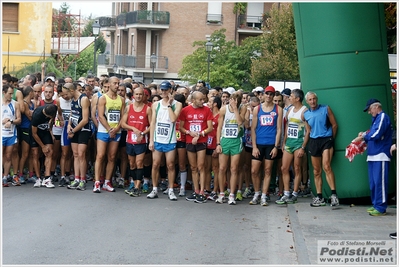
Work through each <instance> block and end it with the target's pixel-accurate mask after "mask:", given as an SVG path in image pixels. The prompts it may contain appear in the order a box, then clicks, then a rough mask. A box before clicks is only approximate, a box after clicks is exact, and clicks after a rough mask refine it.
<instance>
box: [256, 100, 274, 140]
mask: <svg viewBox="0 0 399 267" xmlns="http://www.w3.org/2000/svg"><path fill="white" fill-rule="evenodd" d="M277 118H278V108H277V105H276V104H274V107H273V109H272V110H271V111H270V112H264V111H263V109H262V105H259V106H258V123H257V125H256V129H255V132H256V144H257V145H275V142H276V134H277ZM252 142H253V140H252Z"/></svg>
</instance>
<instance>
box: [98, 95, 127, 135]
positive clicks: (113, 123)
mask: <svg viewBox="0 0 399 267" xmlns="http://www.w3.org/2000/svg"><path fill="white" fill-rule="evenodd" d="M104 97H105V99H106V103H105V113H104V116H105V119H106V120H107V122H108V125H109V126H110V127H111V128H116V127H117V126H118V124H119V121H120V119H121V108H122V98H121V97H120V96H119V95H117V96H116V99H112V98H110V97H109V96H108V95H107V94H104ZM98 132H99V133H108V130H107V129H106V128H105V127H104V125H102V124H101V122H100V121H99V122H98ZM118 133H121V129H119V131H118Z"/></svg>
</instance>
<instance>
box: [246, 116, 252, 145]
mask: <svg viewBox="0 0 399 267" xmlns="http://www.w3.org/2000/svg"><path fill="white" fill-rule="evenodd" d="M253 116H254V115H253V114H252V113H251V114H249V127H251V126H252V118H253ZM244 137H245V146H246V147H252V136H251V128H249V129H245V132H244Z"/></svg>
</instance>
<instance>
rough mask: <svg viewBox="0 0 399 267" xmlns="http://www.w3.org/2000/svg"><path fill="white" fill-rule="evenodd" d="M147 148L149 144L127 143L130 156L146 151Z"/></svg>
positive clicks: (127, 152) (127, 151)
mask: <svg viewBox="0 0 399 267" xmlns="http://www.w3.org/2000/svg"><path fill="white" fill-rule="evenodd" d="M146 150H147V144H135V145H133V144H129V143H126V154H128V155H129V156H133V157H134V156H137V155H140V154H143V153H145V152H146Z"/></svg>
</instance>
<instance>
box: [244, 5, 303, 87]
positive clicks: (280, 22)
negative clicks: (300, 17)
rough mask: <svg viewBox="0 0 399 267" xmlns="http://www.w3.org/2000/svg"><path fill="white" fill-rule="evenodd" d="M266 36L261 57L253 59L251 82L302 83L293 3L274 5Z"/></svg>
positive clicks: (260, 83) (262, 41)
mask: <svg viewBox="0 0 399 267" xmlns="http://www.w3.org/2000/svg"><path fill="white" fill-rule="evenodd" d="M266 22H267V25H266V27H267V28H268V29H270V32H268V31H264V33H263V34H262V37H261V38H262V40H261V43H262V48H261V51H260V52H261V56H260V57H259V58H254V59H253V60H252V68H251V78H250V82H251V83H252V84H254V85H256V86H258V85H260V86H264V85H267V84H268V83H269V81H270V80H281V81H282V80H295V81H298V80H299V63H298V54H297V47H296V38H295V27H294V16H293V12H292V6H291V4H280V5H279V7H278V5H277V4H273V6H272V8H271V10H270V18H269V19H267V21H266Z"/></svg>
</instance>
